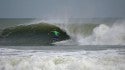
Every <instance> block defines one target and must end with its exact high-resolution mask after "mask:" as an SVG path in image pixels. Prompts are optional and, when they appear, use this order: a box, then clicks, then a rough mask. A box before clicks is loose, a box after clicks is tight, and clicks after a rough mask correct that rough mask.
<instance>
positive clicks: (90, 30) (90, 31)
mask: <svg viewBox="0 0 125 70" xmlns="http://www.w3.org/2000/svg"><path fill="white" fill-rule="evenodd" d="M124 23H125V21H116V22H114V23H112V24H110V23H109V24H108V23H103V22H102V23H99V24H96V23H86V24H60V25H58V26H59V27H60V28H62V29H64V30H66V32H67V33H68V35H69V36H70V37H71V39H70V40H67V41H61V42H57V43H55V44H57V45H62V44H63V45H64V44H65V45H125V24H124Z"/></svg>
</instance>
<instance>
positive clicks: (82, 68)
mask: <svg viewBox="0 0 125 70" xmlns="http://www.w3.org/2000/svg"><path fill="white" fill-rule="evenodd" d="M0 50H1V53H2V55H1V57H0V70H121V69H122V70H124V69H125V60H124V59H125V56H124V54H123V55H120V54H118V53H119V51H118V50H104V51H77V52H64V51H63V52H61V51H58V52H57V51H43V50H15V49H5V48H4V49H0ZM1 53H0V54H1ZM123 53H124V50H123Z"/></svg>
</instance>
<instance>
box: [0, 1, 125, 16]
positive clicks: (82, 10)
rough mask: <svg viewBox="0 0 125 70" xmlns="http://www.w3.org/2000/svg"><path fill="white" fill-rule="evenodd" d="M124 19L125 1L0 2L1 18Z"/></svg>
mask: <svg viewBox="0 0 125 70" xmlns="http://www.w3.org/2000/svg"><path fill="white" fill-rule="evenodd" d="M107 17H111V18H124V17H125V0H0V18H107Z"/></svg>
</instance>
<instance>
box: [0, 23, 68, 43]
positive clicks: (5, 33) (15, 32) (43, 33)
mask: <svg viewBox="0 0 125 70" xmlns="http://www.w3.org/2000/svg"><path fill="white" fill-rule="evenodd" d="M53 30H57V31H58V32H60V36H59V38H58V41H62V40H66V39H69V38H70V37H69V36H68V35H67V34H66V32H65V31H64V30H62V29H60V28H59V27H57V26H55V25H52V24H48V23H43V22H41V23H37V24H30V25H20V26H16V27H9V28H6V29H4V30H2V32H1V35H0V44H1V45H51V43H52V42H56V40H53V37H54V35H53V33H51V31H53Z"/></svg>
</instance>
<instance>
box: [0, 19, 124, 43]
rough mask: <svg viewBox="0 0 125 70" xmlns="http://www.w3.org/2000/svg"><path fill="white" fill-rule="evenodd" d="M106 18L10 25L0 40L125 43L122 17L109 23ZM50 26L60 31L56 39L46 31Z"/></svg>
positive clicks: (49, 30) (2, 32)
mask: <svg viewBox="0 0 125 70" xmlns="http://www.w3.org/2000/svg"><path fill="white" fill-rule="evenodd" d="M109 20H110V19H108V21H106V20H104V21H103V20H100V21H99V20H97V19H96V20H91V21H90V22H87V21H86V22H83V23H82V22H80V23H79V22H78V23H77V22H75V23H70V22H65V23H51V22H49V23H43V22H42V21H40V22H39V21H36V22H33V23H32V24H29V25H20V26H16V27H10V28H6V29H4V30H2V31H0V32H1V33H0V44H1V45H6V44H10V45H51V44H54V45H125V31H124V30H125V24H124V22H125V21H124V20H123V19H122V20H120V19H118V20H113V23H111V22H109ZM97 21H99V22H97ZM44 22H45V21H44ZM46 22H47V20H46ZM108 22H109V23H108ZM53 29H56V30H58V31H59V32H60V33H61V34H60V37H59V40H58V41H53V40H52V37H53V34H50V35H48V33H49V32H51V31H52V30H53Z"/></svg>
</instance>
